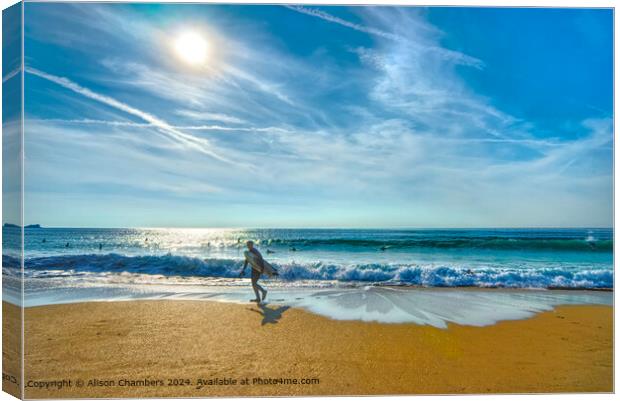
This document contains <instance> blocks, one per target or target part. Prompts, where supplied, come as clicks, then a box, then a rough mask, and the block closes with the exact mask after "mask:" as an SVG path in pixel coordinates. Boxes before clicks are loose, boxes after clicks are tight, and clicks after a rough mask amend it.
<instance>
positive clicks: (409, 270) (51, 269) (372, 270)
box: [3, 254, 613, 289]
mask: <svg viewBox="0 0 620 401" xmlns="http://www.w3.org/2000/svg"><path fill="white" fill-rule="evenodd" d="M242 262H243V261H242V260H236V259H200V258H194V257H189V256H179V255H172V254H167V255H161V256H154V255H149V256H123V255H118V254H107V255H64V256H50V257H37V258H29V259H26V260H25V276H26V278H32V279H39V278H49V277H60V276H63V277H66V276H71V275H77V274H81V273H109V274H120V273H135V274H149V275H162V276H167V277H200V278H204V277H216V278H235V277H237V276H238V274H239V270H240V268H241V265H242ZM273 265H274V267H275V268H276V269H277V270H278V271H279V273H280V275H279V280H283V281H299V280H331V281H342V282H359V283H366V284H368V283H374V284H393V285H398V284H404V285H416V286H426V287H464V286H474V287H505V288H592V289H594V288H612V287H613V271H612V270H611V269H590V270H587V269H583V268H579V269H576V268H574V267H573V268H571V267H570V266H567V267H557V268H549V267H545V268H540V267H531V268H508V267H497V268H493V267H488V266H485V267H478V268H476V266H473V265H472V266H471V268H465V267H455V266H422V265H415V264H396V263H391V264H381V263H376V264H350V265H344V264H335V263H323V262H315V263H273ZM3 269H4V273H5V274H9V275H10V274H11V273H15V272H16V271H19V260H18V259H15V258H13V257H11V256H8V255H3Z"/></svg>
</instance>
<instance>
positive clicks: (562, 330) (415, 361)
mask: <svg viewBox="0 0 620 401" xmlns="http://www.w3.org/2000/svg"><path fill="white" fill-rule="evenodd" d="M3 310H4V312H5V313H8V314H12V315H14V314H17V313H19V309H18V308H16V307H14V306H12V305H10V304H7V303H4V304H3ZM25 316H26V338H27V340H26V362H25V363H26V371H27V372H28V373H27V378H26V397H29V398H39V397H43V398H71V397H156V396H161V397H166V396H214V395H228V396H234V395H321V394H343V395H344V394H436V393H459V394H462V393H528V392H542V393H544V392H611V391H613V387H612V386H613V377H612V374H613V368H612V358H613V355H612V347H613V336H612V331H613V325H612V320H613V309H612V308H611V307H609V306H560V307H557V308H556V309H554V310H553V311H550V312H544V313H540V314H538V315H536V316H534V317H533V318H530V319H525V320H517V321H504V322H500V323H498V324H495V325H492V326H487V327H471V326H459V325H454V324H450V325H449V326H448V328H447V329H439V328H434V327H429V326H419V325H414V324H378V323H364V322H359V321H336V320H331V319H328V318H325V317H321V316H318V315H314V314H311V313H308V312H306V311H303V310H300V309H294V308H287V307H285V306H278V305H270V304H268V305H266V306H263V307H257V306H256V305H254V304H249V303H248V304H247V305H242V304H232V303H221V302H201V301H131V302H101V303H95V302H92V303H78V304H66V305H51V306H41V307H31V308H27V309H26V311H25ZM5 338H6V337H5ZM5 341H7V340H5ZM5 345H6V344H5ZM3 356H4V358H5V359H4V360H5V366H7V367H11V366H13V367H14V366H15V364H7V354H4V355H3ZM246 378H247V379H248V382H247V383H246V382H243V380H244V379H246ZM256 378H260V379H261V380H263V383H262V384H259V383H257V382H256ZM223 379H226V381H224V380H223ZM279 379H282V382H279ZM62 380H65V382H64V384H63V383H62V382H61V381H62ZM68 380H71V382H70V384H68V382H67V381H68ZM199 380H202V383H201V382H199ZM232 380H236V382H232V383H231V381H232ZM293 380H297V383H294V381H293ZM304 380H305V381H306V382H307V383H303V384H302V381H304ZM270 381H271V383H270ZM61 384H62V387H61V388H59V387H60V385H61ZM5 389H9V390H10V388H9V387H7V385H6V383H5Z"/></svg>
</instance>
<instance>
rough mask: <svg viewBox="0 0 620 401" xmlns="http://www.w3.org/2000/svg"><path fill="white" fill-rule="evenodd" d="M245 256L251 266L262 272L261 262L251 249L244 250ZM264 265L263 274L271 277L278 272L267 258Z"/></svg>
mask: <svg viewBox="0 0 620 401" xmlns="http://www.w3.org/2000/svg"><path fill="white" fill-rule="evenodd" d="M243 256H245V260H247V261H248V263H249V264H250V266H252V269H254V270H256V271H258V272H260V271H261V264H260V261H259V259H258V257H257V256H256V255H254V254H253V253H252V252H250V251H244V252H243ZM263 267H264V268H265V269H264V270H263V274H266V275H267V276H269V277H272V276H274V275H277V274H278V271H277V270H276V269H275V268H274V267H273V266H271V265H270V264H269V262H267V261H266V260H264V259H263Z"/></svg>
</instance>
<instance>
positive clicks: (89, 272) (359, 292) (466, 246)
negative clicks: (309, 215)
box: [3, 227, 613, 323]
mask: <svg viewBox="0 0 620 401" xmlns="http://www.w3.org/2000/svg"><path fill="white" fill-rule="evenodd" d="M25 232H26V236H25V242H24V247H25V253H24V255H25V258H24V266H25V269H24V288H25V293H24V298H23V300H20V299H19V293H18V288H19V287H18V285H19V283H18V281H16V279H17V278H18V277H19V272H20V263H19V259H18V255H17V254H12V253H11V249H12V247H11V245H10V244H11V241H12V242H13V243H14V245H18V244H19V229H16V228H12V227H4V230H3V233H4V241H5V252H4V254H3V271H4V275H5V279H4V281H3V283H4V289H5V291H4V293H5V296H4V299H5V300H8V301H11V302H13V303H22V302H23V304H24V305H25V306H36V305H44V304H53V303H66V302H78V301H85V300H91V301H92V300H104V301H108V300H131V299H142V298H147V299H153V298H157V299H159V298H171V299H210V300H224V301H234V302H242V301H243V302H247V298H248V297H249V296H251V295H253V294H252V293H251V289H250V288H249V282H248V279H247V277H248V274H247V272H246V276H245V277H246V278H245V279H240V278H238V274H239V271H240V269H241V267H242V264H243V251H244V250H245V242H246V241H247V240H250V239H251V240H253V241H255V243H256V246H257V247H258V249H259V250H260V251H261V252H262V254H263V256H264V258H265V259H266V260H268V261H269V262H270V263H271V264H272V265H273V266H274V267H275V268H276V269H277V270H278V271H279V276H278V277H277V278H273V279H265V280H264V282H265V286H266V287H267V288H269V289H270V291H271V293H272V295H271V296H270V300H271V301H274V302H286V303H287V304H290V305H298V306H303V307H306V308H308V309H310V310H314V311H316V312H317V313H323V314H326V315H328V316H330V317H332V318H339V317H342V318H347V317H351V316H353V315H355V316H357V317H355V318H356V319H358V318H359V319H362V320H368V319H370V320H378V321H390V322H391V321H394V319H396V320H395V321H411V319H414V320H413V321H416V322H419V321H418V320H419V316H418V315H416V313H419V312H420V310H421V309H420V308H421V305H426V309H424V308H423V307H422V310H424V313H423V316H426V317H425V318H424V319H428V318H429V316H437V314H438V313H439V311H438V310H434V309H433V308H437V307H438V305H440V306H441V305H443V306H441V307H440V309H441V310H442V312H441V313H439V314H440V315H441V316H442V319H440V320H441V321H444V322H445V319H446V316H448V315H447V314H446V310H451V311H453V312H454V313H456V315H455V316H454V318H455V319H456V318H459V316H460V317H461V318H462V317H463V316H465V315H467V314H468V313H469V314H471V313H474V312H475V311H477V310H478V309H479V310H478V312H476V313H475V315H476V316H478V317H481V316H482V317H484V318H483V319H482V320H480V319H478V320H475V319H474V320H472V319H469V320H468V321H484V322H486V321H495V320H497V319H501V318H507V317H506V316H521V315H523V314H526V315H527V314H528V313H532V312H533V311H536V310H546V309H548V308H551V307H552V306H553V305H556V304H559V303H568V304H570V303H604V304H610V303H611V302H612V301H611V295H610V294H609V293H608V294H607V295H603V294H598V293H593V292H592V291H560V292H553V295H549V292H548V291H547V290H548V289H564V290H568V289H587V290H593V289H611V288H613V231H612V230H611V229H599V228H596V229H595V228H592V229H581V228H580V229H445V230H439V229H399V230H394V229H372V230H371V229H139V228H128V229H112V228H27V229H25ZM248 270H249V268H248ZM411 286H414V287H417V288H424V289H426V291H423V292H416V293H412V292H402V291H401V292H398V291H399V290H402V289H404V288H406V287H411ZM460 287H481V288H504V289H522V290H530V292H528V293H527V294H528V295H527V296H526V298H522V297H523V293H522V292H519V293H511V292H502V293H501V294H500V293H497V292H496V294H490V293H488V292H487V293H485V295H484V296H482V297H481V296H480V294H478V295H476V296H475V297H473V296H472V295H471V291H470V292H467V291H459V292H451V293H449V294H450V295H446V294H447V293H446V292H445V290H446V289H447V288H452V289H453V290H458V289H461V290H463V289H462V288H460ZM441 290H444V291H441ZM534 290H535V291H534ZM395 291H396V292H395ZM438 291H439V292H438ZM532 291H533V292H532ZM541 291H542V292H541ZM317 294H320V295H317ZM457 294H458V295H457ZM438 295H439V298H438V297H437V296H438ZM411 297H413V299H412V298H411ZM472 297H473V298H472ZM485 297H491V298H490V299H486V298H485ZM439 299H440V300H441V301H440V302H438V300H439ZM321 300H322V301H321ZM344 300H346V301H344ZM525 300H527V302H526V303H524V302H525ZM325 302H327V303H325ZM446 302H448V304H447V305H446V304H445V303H446ZM450 302H452V303H450ZM405 304H408V305H409V306H408V307H405V306H403V305H405ZM463 305H467V307H464V306H463ZM501 305H503V308H504V309H503V312H501V313H500V312H499V311H500V309H501V308H500V306H501ZM516 305H520V306H519V307H516ZM381 308H383V310H384V311H385V310H387V311H390V310H391V312H389V313H379V314H378V315H377V313H376V311H377V310H381ZM403 308H404V309H403ZM489 308H492V310H490V309H489ZM396 309H398V310H399V312H398V313H396V312H395V311H396ZM465 310H467V312H466V313H465V312H464V311H465ZM481 311H482V312H481ZM401 312H403V313H404V314H405V315H407V316H409V320H408V319H403V317H402V316H400V315H399V313H401ZM464 313H465V315H464ZM498 313H499V314H500V315H501V316H499V317H498V316H496V315H498ZM502 313H503V314H502ZM352 314H353V315H352ZM412 314H413V315H412ZM399 316H400V317H399ZM412 316H418V317H417V318H412ZM415 319H418V320H415ZM424 319H422V322H423V323H424V322H426V323H428V321H426V320H424ZM435 319H436V318H435ZM448 320H449V319H448ZM466 320H467V319H466Z"/></svg>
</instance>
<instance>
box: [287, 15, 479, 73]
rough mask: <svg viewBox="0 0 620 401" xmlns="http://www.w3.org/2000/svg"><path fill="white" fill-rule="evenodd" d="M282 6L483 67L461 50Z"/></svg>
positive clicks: (476, 66)
mask: <svg viewBox="0 0 620 401" xmlns="http://www.w3.org/2000/svg"><path fill="white" fill-rule="evenodd" d="M284 7H286V8H288V9H290V10H293V11H297V12H298V13H302V14H306V15H310V16H312V17H316V18H320V19H322V20H324V21H327V22H331V23H334V24H338V25H342V26H344V27H347V28H350V29H354V30H356V31H360V32H364V33H367V34H370V35H373V36H378V37H380V38H384V39H389V40H392V41H396V42H400V43H403V44H408V45H410V46H414V47H417V48H420V49H424V50H425V51H428V52H433V53H436V54H439V55H441V56H442V57H444V58H446V59H448V60H452V61H455V62H457V63H459V64H464V65H468V66H472V67H475V68H482V67H484V63H483V62H482V60H479V59H477V58H475V57H471V56H468V55H466V54H463V53H461V52H457V51H453V50H449V49H445V48H442V47H439V46H425V45H423V44H422V43H420V41H417V40H411V38H408V37H407V36H403V35H399V34H397V33H393V32H390V31H385V30H381V29H377V28H374V27H370V26H366V25H361V24H356V23H354V22H350V21H347V20H345V19H342V18H339V17H336V16H334V15H332V14H329V13H327V12H325V11H323V10H319V9H316V8H309V7H304V6H293V5H285V6H284Z"/></svg>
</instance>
